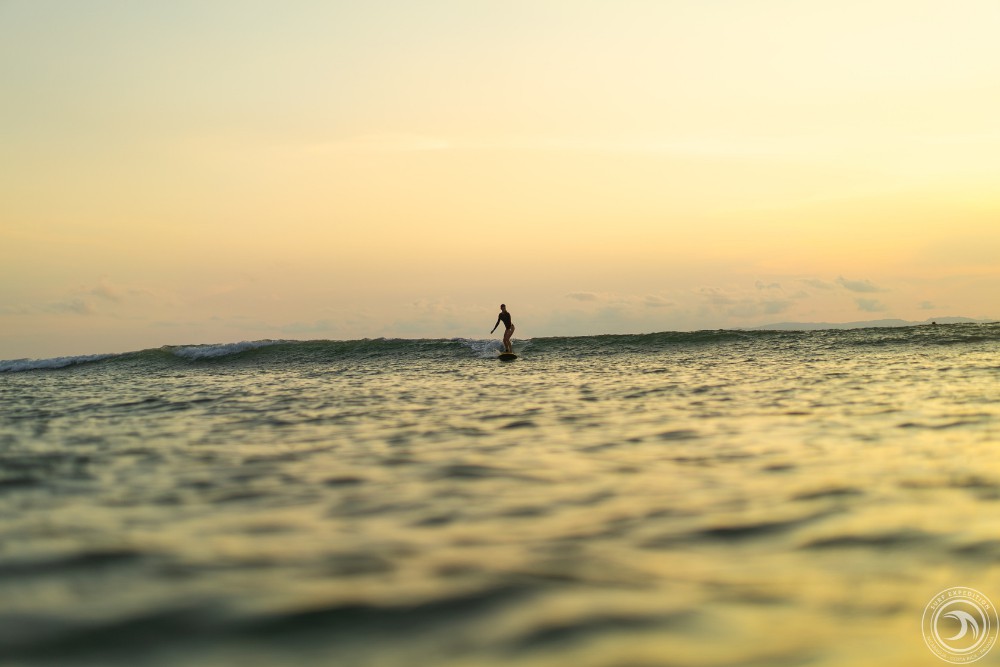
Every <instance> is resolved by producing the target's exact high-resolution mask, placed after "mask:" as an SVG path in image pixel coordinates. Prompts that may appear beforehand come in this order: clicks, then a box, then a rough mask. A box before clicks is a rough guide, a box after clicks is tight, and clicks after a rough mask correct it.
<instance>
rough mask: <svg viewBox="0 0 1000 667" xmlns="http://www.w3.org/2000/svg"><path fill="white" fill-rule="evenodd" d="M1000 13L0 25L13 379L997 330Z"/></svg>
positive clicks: (718, 9)
mask: <svg viewBox="0 0 1000 667" xmlns="http://www.w3.org/2000/svg"><path fill="white" fill-rule="evenodd" d="M997 34H1000V5H998V4H997V3H996V2H994V1H993V0H983V1H976V0H967V1H964V2H962V3H960V4H959V5H954V4H951V3H943V2H927V1H919V0H917V1H914V0H910V1H907V2H903V1H895V0H868V1H865V2H860V1H847V2H840V3H802V2H793V1H791V0H784V1H778V0H746V1H744V2H739V3H735V2H726V1H724V0H698V1H695V0H690V1H676V2H671V1H663V2H651V1H638V0H633V1H624V2H616V3H609V2H603V1H598V0H580V1H578V2H573V3H562V2H544V1H542V2H538V1H534V2H527V1H524V2H518V1H514V2H505V3H496V2H486V1H483V2H475V1H473V2H469V1H466V0H462V1H459V0H455V1H453V2H442V1H438V0H431V1H429V2H425V3H410V2H390V1H374V2H365V3H328V2H319V1H316V2H308V1H302V2H295V3H278V2H273V3H269V2H265V3H256V4H254V5H253V6H252V7H250V6H248V5H247V3H240V2H211V3H203V2H172V3H164V4H160V3H155V4H153V3H142V4H138V3H120V2H80V3H73V4H69V5H67V4H65V3H55V2H44V1H42V2H19V1H14V2H4V3H0V88H2V90H4V92H5V94H4V98H5V102H4V104H3V105H0V132H2V137H3V145H4V150H3V151H2V152H0V201H2V202H3V208H2V210H0V215H2V219H0V241H2V242H3V246H4V248H5V249H6V253H5V262H4V263H3V265H2V266H0V358H4V359H12V358H18V357H24V356H59V355H63V354H85V353H91V352H106V351H124V350H127V349H141V348H147V347H158V346H160V345H164V344H181V343H208V342H230V341H235V340H245V339H260V338H338V339H342V338H358V337H376V336H403V337H418V336H419V337H450V336H468V337H486V335H487V334H488V331H489V329H490V327H491V326H492V325H493V322H494V321H495V314H496V312H495V311H496V310H497V306H498V304H499V303H500V302H501V301H503V302H506V303H507V304H508V306H509V307H510V309H511V311H512V312H513V313H514V315H515V321H516V322H517V324H518V335H523V336H525V337H530V336H541V335H559V334H590V333H594V334H596V333H609V332H643V331H662V330H670V329H699V328H718V327H745V326H756V325H760V324H765V323H768V322H776V321H789V320H794V321H829V322H836V321H853V320H866V319H877V318H889V317H898V318H904V319H910V320H923V319H926V318H935V317H943V316H947V315H962V316H970V317H996V316H997V313H996V311H995V304H996V303H998V302H1000V263H998V262H997V260H996V258H997V257H1000V225H998V224H997V221H998V213H1000V195H998V194H997V193H998V192H1000V191H998V190H997V187H996V184H997V183H998V182H1000V124H998V123H997V120H996V119H997V118H1000V57H997V50H996V35H997Z"/></svg>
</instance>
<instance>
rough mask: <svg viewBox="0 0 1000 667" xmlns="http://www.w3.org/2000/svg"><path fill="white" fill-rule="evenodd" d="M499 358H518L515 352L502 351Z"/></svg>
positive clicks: (508, 359)
mask: <svg viewBox="0 0 1000 667" xmlns="http://www.w3.org/2000/svg"><path fill="white" fill-rule="evenodd" d="M499 359H500V361H514V360H515V359H517V355H516V354H514V353H513V352H501V353H500V357H499Z"/></svg>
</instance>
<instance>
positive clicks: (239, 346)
mask: <svg viewBox="0 0 1000 667" xmlns="http://www.w3.org/2000/svg"><path fill="white" fill-rule="evenodd" d="M284 342H286V341H282V340H254V341H249V340H245V341H243V342H241V343H224V344H221V345H188V346H184V347H168V348H165V349H167V350H168V351H169V352H170V353H171V354H173V355H175V356H178V357H181V358H183V359H191V360H196V359H213V358H215V357H225V356H227V355H230V354H238V353H240V352H246V351H247V350H256V349H257V348H261V347H268V346H269V345H279V344H281V343H284Z"/></svg>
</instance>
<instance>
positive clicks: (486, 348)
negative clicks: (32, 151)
mask: <svg viewBox="0 0 1000 667" xmlns="http://www.w3.org/2000/svg"><path fill="white" fill-rule="evenodd" d="M753 341H762V342H766V341H772V342H774V343H775V344H778V345H788V344H793V343H798V344H802V345H806V346H809V345H819V346H823V347H830V346H838V345H843V346H871V345H917V346H922V345H962V344H973V343H981V342H997V341H1000V324H955V325H939V326H933V327H932V326H915V327H896V328H884V327H883V328H872V329H852V330H833V329H830V330H821V331H764V330H752V331H748V330H739V329H719V330H706V331H691V332H678V331H667V332H660V333H650V334H609V335H599V336H565V337H562V336H559V337H545V338H529V339H522V340H519V339H516V338H515V339H514V343H515V347H516V348H517V349H516V351H517V352H518V353H519V354H521V355H522V356H523V357H524V358H525V359H526V360H530V359H532V358H540V357H545V356H552V355H561V354H564V355H575V356H593V355H606V354H637V353H639V354H641V353H644V352H660V351H663V350H664V349H669V348H677V347H684V346H691V345H696V346H704V345H727V344H740V343H750V342H753ZM502 347H503V346H502V344H501V343H500V341H499V340H498V339H471V338H450V339H443V338H441V339H404V338H374V339H368V338H365V339H361V340H350V341H333V340H311V341H298V340H258V341H243V342H237V343H222V344H202V345H177V346H165V347H161V348H157V349H150V350H143V351H138V352H126V353H119V354H92V355H81V356H69V357H56V358H52V359H14V360H9V361H0V373H17V372H24V371H36V370H59V369H69V368H73V367H76V366H83V365H95V364H118V363H123V362H125V363H130V364H136V363H138V364H143V363H145V364H149V365H150V366H162V365H164V364H178V363H181V364H183V363H206V362H211V363H216V364H226V363H233V364H239V363H267V364H277V365H281V364H283V363H290V364H301V363H309V362H324V361H334V360H351V359H375V358H380V357H386V358H392V357H412V358H418V359H441V358H453V359H468V358H480V359H492V358H494V357H495V356H496V355H497V354H498V353H499V352H501V351H502Z"/></svg>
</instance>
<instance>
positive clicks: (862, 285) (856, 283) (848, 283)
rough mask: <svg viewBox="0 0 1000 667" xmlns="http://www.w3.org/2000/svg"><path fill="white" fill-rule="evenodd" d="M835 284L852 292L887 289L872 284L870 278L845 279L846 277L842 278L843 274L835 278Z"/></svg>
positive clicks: (883, 290)
mask: <svg viewBox="0 0 1000 667" xmlns="http://www.w3.org/2000/svg"><path fill="white" fill-rule="evenodd" d="M837 284H838V285H840V286H841V287H843V288H844V289H848V290H850V291H852V292H865V293H871V292H885V291H887V290H885V289H882V288H881V287H878V286H876V285H874V284H872V282H871V281H870V280H847V279H846V278H844V276H840V277H839V278H837Z"/></svg>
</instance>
